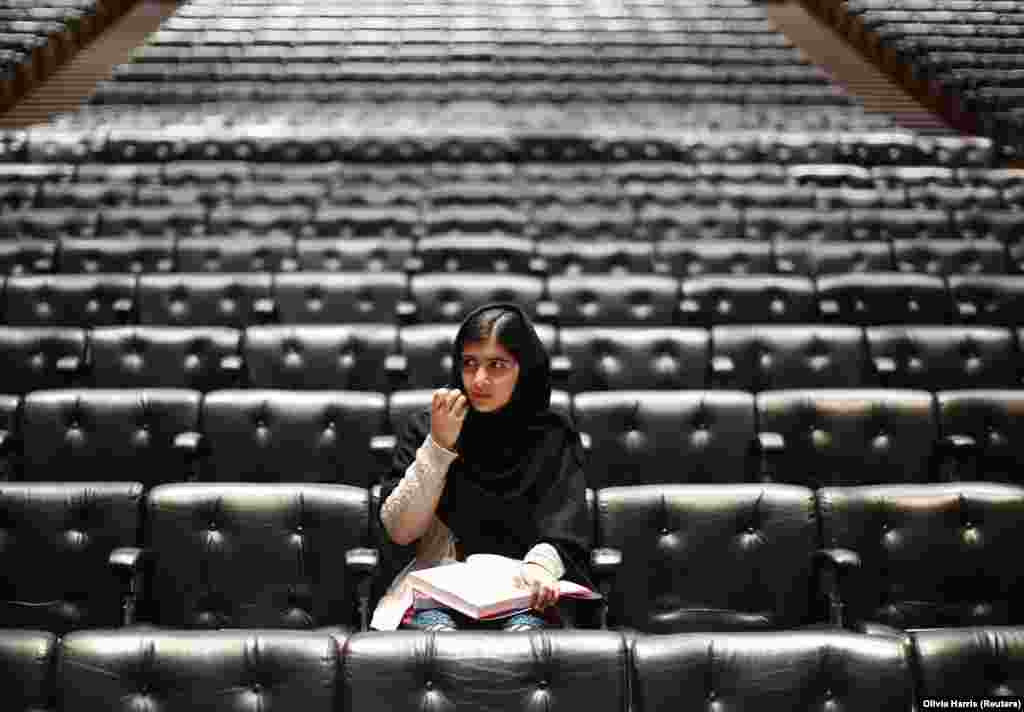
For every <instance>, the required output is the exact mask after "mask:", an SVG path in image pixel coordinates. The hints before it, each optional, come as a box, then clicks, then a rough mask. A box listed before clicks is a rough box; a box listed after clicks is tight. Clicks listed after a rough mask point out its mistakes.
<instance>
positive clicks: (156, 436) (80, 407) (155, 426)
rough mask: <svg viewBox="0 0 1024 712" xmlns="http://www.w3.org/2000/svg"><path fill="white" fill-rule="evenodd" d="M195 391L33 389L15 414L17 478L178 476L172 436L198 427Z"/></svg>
mask: <svg viewBox="0 0 1024 712" xmlns="http://www.w3.org/2000/svg"><path fill="white" fill-rule="evenodd" d="M200 399H201V396H200V394H199V393H198V392H196V391H189V390H184V389H171V388H149V389H99V388H78V389H64V390H51V391H33V392H31V393H29V394H27V395H26V396H25V401H24V404H23V407H22V415H21V428H20V434H21V450H22V460H23V462H22V467H23V472H22V473H21V476H22V478H23V479H25V480H28V481H33V482H65V481H73V482H81V481H87V480H94V479H96V478H97V476H98V475H102V477H103V479H104V480H110V481H131V482H135V481H138V482H142V483H143V484H144V485H146V486H147V487H151V486H153V485H157V484H160V483H161V482H176V481H180V480H183V479H185V478H186V476H187V475H188V470H187V467H186V464H187V463H186V461H185V458H183V457H182V456H181V455H180V454H178V452H177V451H176V447H177V444H178V441H179V439H180V438H181V437H183V436H184V435H185V434H187V433H191V432H194V431H196V430H198V428H199V422H200V421H199V414H200Z"/></svg>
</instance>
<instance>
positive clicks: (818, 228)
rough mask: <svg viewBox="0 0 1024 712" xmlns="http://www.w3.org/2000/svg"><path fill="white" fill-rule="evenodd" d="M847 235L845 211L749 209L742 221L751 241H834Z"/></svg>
mask: <svg viewBox="0 0 1024 712" xmlns="http://www.w3.org/2000/svg"><path fill="white" fill-rule="evenodd" d="M846 235H847V216H846V211H843V210H832V211H822V210H816V209H807V208H803V209H801V208H789V209H778V208H750V209H748V210H747V211H746V213H745V215H744V221H743V237H744V238H745V239H748V240H763V241H771V240H806V241H811V242H834V241H841V240H845V239H846Z"/></svg>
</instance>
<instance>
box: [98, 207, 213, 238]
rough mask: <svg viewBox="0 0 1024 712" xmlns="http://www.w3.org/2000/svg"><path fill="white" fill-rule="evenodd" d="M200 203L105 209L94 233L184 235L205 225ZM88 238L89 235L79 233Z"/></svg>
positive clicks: (159, 235)
mask: <svg viewBox="0 0 1024 712" xmlns="http://www.w3.org/2000/svg"><path fill="white" fill-rule="evenodd" d="M206 212H207V211H206V208H205V207H204V206H202V205H191V204H187V205H151V206H130V207H126V208H104V209H103V210H102V211H101V212H100V218H99V227H98V228H97V229H96V234H97V235H99V236H101V237H131V236H139V237H172V238H173V237H187V236H189V235H198V234H202V233H203V232H204V231H205V226H206ZM82 236H83V237H88V235H82Z"/></svg>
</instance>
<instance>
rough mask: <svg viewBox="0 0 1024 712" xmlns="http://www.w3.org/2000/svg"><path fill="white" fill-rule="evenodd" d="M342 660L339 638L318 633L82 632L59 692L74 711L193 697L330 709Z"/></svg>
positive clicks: (66, 646) (194, 701)
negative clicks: (130, 702) (339, 652)
mask: <svg viewBox="0 0 1024 712" xmlns="http://www.w3.org/2000/svg"><path fill="white" fill-rule="evenodd" d="M338 635H339V636H341V637H342V639H344V636H343V635H341V634H340V633H339V634H338ZM338 657H339V654H338V647H337V643H336V641H335V638H333V637H332V636H329V635H324V634H322V633H314V632H310V631H275V630H258V631H234V630H218V631H202V632H198V631H163V630H117V631H111V630H104V631H82V632H80V633H76V634H74V635H70V636H68V637H67V638H66V639H65V640H64V641H62V644H61V647H60V662H59V665H58V666H57V667H58V668H59V673H58V674H57V675H56V690H55V693H56V695H57V696H59V699H60V700H61V704H62V706H64V707H66V708H69V709H72V708H73V709H112V708H115V707H117V706H118V705H122V704H124V703H125V701H126V700H132V701H133V703H135V704H142V705H153V704H156V705H160V704H177V703H178V701H181V700H187V702H186V704H188V705H189V706H190V707H192V708H195V709H202V708H206V709H223V708H224V707H225V706H228V707H238V706H247V705H256V706H263V705H266V706H270V705H271V704H272V705H274V706H278V705H280V706H282V707H284V708H286V709H301V710H308V712H330V711H331V710H335V709H337V705H338V699H339V698H340V697H341V692H340V689H339V688H340V686H341V677H340V676H339V675H338V668H339V665H338ZM270 700H273V702H271V701H270Z"/></svg>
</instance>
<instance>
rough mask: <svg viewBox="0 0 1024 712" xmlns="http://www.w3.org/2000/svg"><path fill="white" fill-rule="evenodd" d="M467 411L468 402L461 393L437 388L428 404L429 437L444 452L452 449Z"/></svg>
mask: <svg viewBox="0 0 1024 712" xmlns="http://www.w3.org/2000/svg"><path fill="white" fill-rule="evenodd" d="M468 411H469V400H467V398H466V396H465V394H463V392H462V391H460V390H459V389H457V388H438V389H437V390H436V391H434V398H433V401H432V402H431V404H430V437H431V438H433V440H434V442H435V443H437V444H438V445H440V446H441V447H443V448H444V449H445V450H452V449H454V448H455V441H456V440H458V439H459V433H461V432H462V421H464V420H465V419H466V413H467V412H468Z"/></svg>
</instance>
